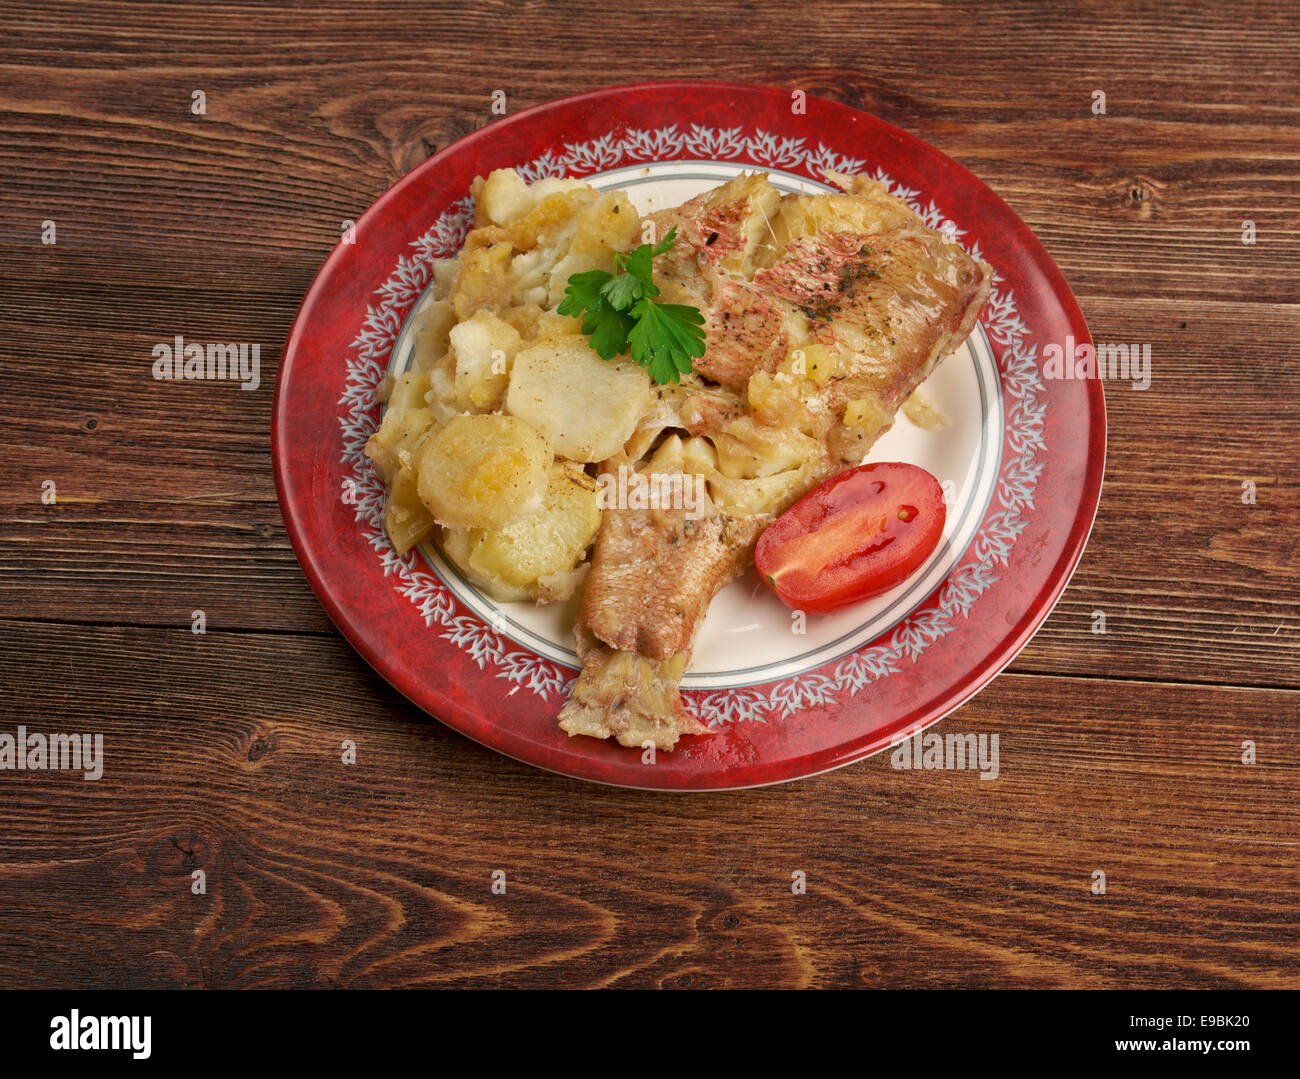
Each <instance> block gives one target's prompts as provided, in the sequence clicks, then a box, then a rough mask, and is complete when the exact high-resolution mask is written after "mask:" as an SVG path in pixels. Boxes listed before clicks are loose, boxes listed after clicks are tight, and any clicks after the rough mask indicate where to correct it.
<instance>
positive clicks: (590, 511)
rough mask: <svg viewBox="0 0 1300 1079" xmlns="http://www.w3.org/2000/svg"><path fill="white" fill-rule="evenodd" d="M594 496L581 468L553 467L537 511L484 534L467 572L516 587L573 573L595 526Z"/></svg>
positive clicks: (592, 485)
mask: <svg viewBox="0 0 1300 1079" xmlns="http://www.w3.org/2000/svg"><path fill="white" fill-rule="evenodd" d="M597 496H598V491H597V488H596V481H595V480H593V479H592V478H591V477H590V476H588V475H587V474H586V473H585V472H583V471H582V470H581V469H577V468H574V467H572V466H570V467H564V466H561V465H557V466H555V467H554V468H553V469H552V470H551V480H550V484H549V486H548V487H547V490H546V501H545V503H544V504H543V505H542V508H541V509H540V510H538V511H537V512H536V513H530V514H529V515H528V516H527V517H521V518H519V520H517V521H512V522H511V523H510V524H508V525H506V526H505V527H504V528H499V529H496V530H493V531H489V532H484V533H483V536H482V540H481V542H479V543H478V544H477V545H476V546H474V547H473V549H472V551H471V553H470V557H469V565H470V568H471V569H472V570H473V571H474V572H475V573H476V574H477V575H479V576H481V577H483V578H486V579H488V580H491V579H493V578H496V579H500V580H502V581H505V582H506V584H511V585H516V586H521V587H522V586H526V585H533V584H535V583H536V582H537V579H538V578H539V577H545V576H548V575H550V574H553V573H563V572H565V571H567V570H571V569H573V567H574V566H576V565H577V564H578V562H579V561H581V559H582V555H583V552H584V551H586V549H587V548H588V547H589V546H590V545H591V541H592V540H593V539H595V538H596V530H597V529H598V528H599V527H600V505H599V501H598V497H597Z"/></svg>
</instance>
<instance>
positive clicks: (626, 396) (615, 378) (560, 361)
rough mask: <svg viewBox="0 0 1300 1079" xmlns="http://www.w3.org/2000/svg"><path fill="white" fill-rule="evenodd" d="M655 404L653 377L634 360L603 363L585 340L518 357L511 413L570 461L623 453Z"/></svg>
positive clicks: (556, 342) (509, 396) (509, 397)
mask: <svg viewBox="0 0 1300 1079" xmlns="http://www.w3.org/2000/svg"><path fill="white" fill-rule="evenodd" d="M649 404H650V376H649V375H648V374H646V372H645V370H644V369H643V368H641V367H638V366H637V365H636V364H634V363H632V362H631V361H630V360H629V361H626V362H621V361H607V360H602V359H601V358H600V357H599V356H597V355H596V353H595V352H593V351H592V350H591V348H590V347H589V346H588V344H587V342H586V340H585V339H583V338H581V337H560V338H555V339H553V340H550V341H544V342H542V343H540V344H536V345H533V346H532V347H530V348H525V349H521V350H520V351H519V352H518V353H516V354H515V362H514V366H513V367H512V368H511V371H510V388H509V389H508V390H507V391H506V411H507V412H509V413H510V414H511V415H513V416H518V417H519V418H520V419H522V420H524V421H525V422H527V423H529V424H531V425H532V426H533V427H534V428H536V430H538V431H540V432H541V434H542V436H543V437H544V438H545V439H546V440H547V441H548V442H549V443H550V444H551V445H552V446H554V447H555V452H556V453H557V454H559V455H560V456H561V457H567V458H568V459H569V460H570V461H603V460H605V459H606V458H607V457H612V456H613V455H614V454H615V453H617V452H618V451H619V450H620V449H621V448H622V447H623V443H625V442H626V441H627V440H628V439H629V438H630V437H631V435H632V432H633V431H634V430H635V429H636V425H637V421H638V420H639V419H640V418H641V414H642V413H643V412H644V411H645V410H646V409H647V408H648V407H649Z"/></svg>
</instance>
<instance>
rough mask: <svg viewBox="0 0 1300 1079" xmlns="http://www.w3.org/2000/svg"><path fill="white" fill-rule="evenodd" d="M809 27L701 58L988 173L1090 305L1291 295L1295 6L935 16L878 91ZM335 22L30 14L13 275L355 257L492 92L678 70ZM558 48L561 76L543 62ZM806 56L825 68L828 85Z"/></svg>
mask: <svg viewBox="0 0 1300 1079" xmlns="http://www.w3.org/2000/svg"><path fill="white" fill-rule="evenodd" d="M808 10H809V15H808V16H807V17H806V18H804V19H803V20H801V32H800V33H799V34H798V35H790V34H789V33H788V32H786V31H787V30H788V25H787V21H788V16H787V14H786V13H785V11H784V10H783V9H782V8H780V7H779V6H777V5H772V6H754V5H737V4H734V3H719V4H715V5H711V6H710V8H709V10H708V11H707V12H694V13H693V15H692V19H693V23H694V25H695V26H696V33H697V34H698V35H699V36H698V38H697V40H701V41H706V40H710V38H711V36H717V35H720V34H721V35H725V37H726V40H727V41H728V45H729V47H731V48H734V49H737V50H739V51H740V52H742V53H745V52H746V50H749V53H748V55H749V56H750V61H749V62H748V63H747V64H746V68H745V77H746V79H748V80H750V81H754V82H758V83H771V84H775V85H781V86H791V87H799V88H803V89H806V90H807V91H809V92H810V93H813V94H820V95H824V96H828V97H832V98H834V99H837V100H842V101H846V102H848V103H849V104H852V105H855V106H857V107H860V108H863V109H866V110H868V111H872V112H874V113H876V114H878V115H880V116H881V117H883V118H884V119H886V120H889V121H891V122H894V123H897V124H899V125H901V126H903V127H905V128H907V129H909V130H911V131H913V132H915V133H916V134H918V135H920V136H921V137H922V138H925V139H927V140H929V141H931V142H933V143H934V144H935V145H937V146H939V147H940V148H941V149H944V150H945V151H946V152H948V153H949V154H951V155H952V156H954V157H957V158H958V159H959V160H961V161H962V162H963V163H965V164H967V165H968V166H970V167H971V168H973V169H974V170H975V172H976V173H977V174H978V175H980V176H981V177H982V178H984V179H985V180H986V181H987V182H988V183H990V184H991V185H992V186H993V187H994V188H995V190H997V191H999V192H1000V193H1001V194H1003V195H1004V197H1006V198H1007V199H1008V200H1009V201H1010V202H1011V204H1012V205H1013V207H1015V208H1016V209H1017V211H1018V212H1019V213H1020V214H1021V215H1022V216H1023V217H1024V218H1025V219H1026V220H1027V221H1028V222H1029V223H1030V225H1031V226H1033V227H1034V228H1035V230H1037V231H1038V233H1039V234H1040V236H1041V237H1042V238H1043V240H1044V241H1045V242H1046V243H1047V246H1048V248H1049V250H1051V251H1052V253H1053V254H1054V256H1055V257H1056V258H1057V260H1058V261H1059V262H1060V264H1061V266H1062V268H1063V269H1064V270H1065V272H1066V273H1067V275H1068V276H1069V278H1070V280H1072V281H1073V282H1074V283H1075V285H1076V287H1078V288H1080V289H1081V290H1084V291H1088V292H1105V293H1107V294H1110V295H1131V296H1136V297H1146V296H1151V295H1158V296H1163V297H1185V298H1199V299H1210V300H1216V299H1231V300H1239V301H1243V302H1245V301H1250V300H1265V301H1273V302H1287V301H1289V300H1292V299H1294V289H1293V288H1292V287H1290V286H1289V284H1288V282H1293V281H1294V280H1295V278H1296V276H1297V273H1298V272H1300V246H1298V245H1297V243H1296V240H1297V238H1298V237H1300V215H1298V212H1297V211H1298V210H1300V184H1298V183H1297V177H1296V168H1295V165H1296V161H1297V157H1300V146H1298V145H1297V143H1296V140H1295V138H1294V131H1295V123H1296V115H1297V109H1296V106H1295V105H1294V103H1293V100H1292V99H1293V94H1291V93H1290V89H1289V88H1290V86H1291V80H1292V76H1293V75H1294V62H1293V61H1294V48H1293V44H1294V41H1295V40H1296V37H1297V32H1298V28H1297V25H1296V21H1295V17H1294V15H1293V14H1292V13H1291V12H1290V11H1289V9H1288V8H1287V7H1286V6H1285V5H1280V4H1279V5H1276V6H1273V5H1258V6H1256V7H1254V8H1252V14H1251V18H1250V19H1242V20H1237V19H1232V20H1226V19H1225V20H1218V19H1216V18H1215V17H1214V16H1213V15H1211V14H1209V13H1200V14H1198V13H1186V12H1182V13H1175V12H1168V11H1161V12H1159V13H1158V14H1157V13H1155V12H1150V13H1148V12H1142V11H1136V12H1135V11H1133V10H1132V9H1131V8H1130V7H1127V6H1125V7H1123V8H1116V9H1115V10H1114V13H1113V14H1114V15H1115V16H1116V17H1113V18H1105V17H1096V16H1093V17H1089V18H1076V19H1073V20H1071V21H1070V22H1069V24H1068V29H1063V28H1062V27H1061V23H1060V21H1059V20H1060V16H1056V15H1046V16H1045V15H1042V14H1040V13H1037V12H1034V11H1026V10H1023V9H1020V8H1018V7H1013V8H1007V9H988V8H984V9H981V11H980V14H979V17H978V18H936V17H932V16H931V17H927V18H925V19H924V22H925V27H924V30H921V29H919V28H918V15H917V11H916V9H915V8H913V7H911V5H898V6H892V5H891V6H888V7H885V8H883V9H877V10H875V11H873V14H872V18H871V23H872V25H871V36H872V38H873V40H885V41H888V42H889V48H888V49H873V50H872V52H871V55H872V61H871V64H870V65H869V68H868V69H866V70H864V67H863V64H862V61H861V56H862V35H863V33H864V28H863V25H862V19H861V15H860V14H859V13H858V12H857V11H856V10H855V9H853V8H851V7H845V6H843V5H835V4H823V5H817V6H815V7H814V8H809V9H808ZM314 12H315V13H314V14H313V19H312V20H311V25H308V24H307V23H305V22H304V21H303V20H302V18H301V17H300V14H299V13H297V12H296V11H293V10H288V11H286V10H274V9H265V8H258V9H255V10H250V9H247V8H242V7H228V6H223V5H210V6H205V9H204V16H203V18H202V19H196V18H194V17H193V16H192V13H186V12H185V11H183V10H176V11H170V12H166V13H163V12H160V11H158V10H157V9H155V8H152V7H150V8H145V9H128V10H127V11H119V10H118V9H117V7H116V6H115V5H96V4H86V5H73V6H71V7H69V8H54V9H52V12H51V13H48V14H47V13H46V6H44V5H43V6H42V14H41V15H40V16H39V17H37V16H34V15H33V14H31V13H29V12H28V11H27V10H26V9H24V8H21V7H19V8H18V9H17V10H16V11H15V12H14V14H13V15H11V16H10V18H9V20H8V21H9V22H11V23H12V25H13V30H14V39H13V43H12V44H11V45H10V46H9V51H8V54H7V57H6V56H0V61H4V60H5V59H7V63H5V64H3V66H2V67H0V70H3V71H4V73H5V82H6V83H7V85H8V87H9V89H8V95H7V96H8V97H9V99H10V104H9V107H8V108H7V110H6V111H5V112H4V113H3V114H0V164H3V165H4V166H5V167H6V171H9V172H14V171H18V173H19V177H20V179H19V182H17V183H15V184H13V185H7V186H6V189H5V191H4V192H0V209H2V210H3V215H2V216H3V219H4V220H5V221H6V222H8V223H7V224H6V225H5V226H4V236H5V239H6V240H9V241H11V242H13V243H14V244H15V245H18V247H19V250H18V251H14V250H9V249H8V248H6V249H5V250H3V251H0V255H2V256H3V261H2V262H0V274H3V275H19V274H21V270H22V266H23V252H22V250H21V248H22V247H23V246H25V245H29V244H33V243H35V242H36V235H37V230H38V229H39V222H40V221H42V220H44V219H46V218H54V219H56V220H58V221H59V222H60V227H61V229H62V230H63V235H64V236H65V237H66V240H65V241H64V242H67V243H72V244H82V245H87V246H93V247H97V248H100V249H103V248H106V247H111V248H115V249H119V250H123V249H124V250H131V251H135V252H148V251H152V250H154V249H156V248H157V247H159V246H164V247H165V246H175V247H178V248H183V249H195V248H196V247H198V248H201V249H202V250H203V251H204V261H205V262H210V261H211V260H213V259H216V260H220V259H221V258H222V254H221V253H219V252H218V251H215V250H213V248H214V246H215V245H213V244H211V243H210V242H208V241H210V240H211V238H213V237H219V238H220V247H221V248H223V249H224V251H225V254H226V257H227V258H228V259H229V260H230V261H229V263H228V265H229V266H231V267H247V266H248V261H247V260H248V259H249V258H250V257H254V258H272V259H274V258H276V257H283V256H284V255H286V254H288V255H291V256H296V255H297V254H299V253H301V252H302V251H303V250H304V247H305V246H306V247H310V248H312V249H313V250H314V249H315V246H316V245H317V244H319V243H322V242H324V243H328V242H333V240H334V239H335V238H336V237H337V235H338V227H339V222H340V221H341V220H343V219H345V218H348V217H355V216H356V215H357V213H358V212H359V211H360V210H361V209H363V208H364V207H365V206H367V205H368V204H369V203H370V202H371V201H372V200H373V199H374V197H375V196H377V195H378V194H379V193H380V192H382V191H383V190H384V189H385V188H387V187H388V186H389V185H391V184H392V183H393V182H395V181H396V180H397V179H398V178H399V177H400V176H401V175H403V174H404V173H405V172H406V171H408V170H409V169H410V168H412V167H414V166H415V165H416V164H418V163H419V162H420V161H422V160H423V159H424V158H425V157H426V156H427V155H428V154H429V153H430V152H432V150H434V149H436V148H439V147H442V146H445V145H446V144H447V143H448V142H450V141H452V140H454V139H455V138H457V137H459V136H460V135H463V134H465V133H466V132H468V131H471V130H473V129H474V128H476V127H481V126H483V125H484V124H485V123H487V122H489V121H490V120H491V119H492V116H491V114H490V112H489V104H490V99H491V93H492V91H493V90H494V89H505V90H506V91H507V95H508V96H507V101H508V104H509V107H510V109H511V110H516V111H517V110H519V109H523V108H526V107H529V106H531V105H535V104H538V103H541V102H544V101H548V100H551V99H554V98H556V97H560V96H563V95H565V94H568V93H573V92H577V91H581V90H587V89H592V88H595V87H598V86H602V85H608V84H609V83H610V82H611V81H620V80H621V81H627V82H631V81H636V80H638V79H647V78H650V79H653V78H662V77H664V75H665V71H664V68H663V63H662V58H661V57H659V56H658V55H654V54H646V55H637V53H636V52H635V51H629V50H627V49H626V48H625V47H624V44H625V43H624V35H625V30H624V28H623V26H622V25H621V23H620V22H619V21H618V20H616V19H608V18H607V19H594V20H592V19H586V20H583V24H582V25H583V35H584V43H585V47H584V49H582V50H579V51H578V52H577V53H574V51H573V50H572V48H571V47H570V46H571V41H572V35H573V17H572V16H570V15H568V14H567V13H566V12H565V10H564V8H563V7H554V8H533V9H531V10H530V15H529V18H528V19H524V20H521V19H519V18H518V16H517V13H516V11H515V9H514V7H513V6H512V5H509V4H500V3H498V4H491V3H489V4H478V5H475V7H474V10H473V14H472V16H471V15H469V14H468V13H467V12H463V11H460V10H459V9H458V8H456V7H454V6H452V7H448V6H447V5H430V6H428V7H424V8H417V9H411V8H406V7H401V8H393V7H390V6H388V5H381V4H374V5H368V6H367V9H366V10H365V11H364V12H356V11H354V10H353V9H351V8H348V9H347V10H346V11H343V10H336V11H329V12H322V11H319V10H316V9H314ZM1121 14H1122V16H1123V17H1122V18H1119V17H1118V16H1119V15H1121ZM677 17H678V16H677V15H676V13H675V11H674V9H672V8H671V7H670V8H664V9H660V10H658V11H656V12H654V13H649V12H643V13H641V15H640V16H639V21H638V25H639V26H641V27H642V28H643V30H642V32H644V33H647V34H650V35H655V34H656V33H669V32H670V31H669V27H675V25H676V20H677ZM398 25H400V26H401V28H402V32H401V34H400V35H394V27H395V26H398ZM109 26H111V27H112V30H111V32H107V31H108V27H109ZM1048 26H1051V27H1054V28H1055V29H1054V30H1053V31H1051V32H1048V31H1047V27H1048ZM651 39H652V40H653V39H654V38H653V36H652V37H651ZM1008 41H1014V42H1015V43H1016V47H1015V49H1014V50H1010V51H1009V50H1008V48H1007V42H1008ZM546 50H553V51H554V53H555V54H556V55H563V56H564V57H565V63H564V65H563V66H555V67H553V68H547V67H546V66H544V65H543V66H542V67H539V66H538V65H537V64H536V63H534V62H533V61H534V58H535V57H536V56H537V55H539V53H540V54H545V51H546ZM485 54H486V55H491V56H492V58H493V62H492V63H491V64H489V65H485V64H483V63H482V61H481V57H482V56H483V55H485ZM250 55H256V56H258V57H259V62H258V63H256V64H249V63H248V60H247V57H248V56H250ZM376 55H382V56H383V57H384V71H385V73H386V75H385V78H384V79H383V80H382V82H381V83H380V84H378V85H376V84H375V83H374V80H373V70H374V68H373V59H372V58H373V57H374V56H376ZM610 55H617V56H618V57H619V64H618V67H617V77H616V78H615V77H613V76H612V75H611V68H610V64H609V59H608V58H609V56H610ZM182 56H183V57H184V61H183V63H181V62H179V61H178V57H182ZM809 56H816V57H818V58H819V62H818V63H817V64H816V65H815V66H812V67H810V66H809V65H808V63H807V57H809ZM52 58H57V60H55V59H52ZM435 71H436V72H437V75H436V83H437V92H436V93H434V92H431V89H430V73H431V72H435ZM1027 71H1029V72H1035V73H1036V75H1037V77H1034V78H1029V79H1027V78H1025V72H1027ZM670 73H671V74H673V75H681V76H686V77H703V78H708V77H717V76H718V75H719V70H718V67H717V64H716V61H715V59H714V57H713V56H712V54H711V53H708V54H700V55H697V56H692V55H687V56H683V57H680V58H678V59H677V60H676V61H675V62H674V64H673V66H672V71H671V72H670ZM525 74H526V78H525V77H524V76H525ZM723 74H725V72H723ZM200 83H202V86H200V85H199V84H200ZM194 89H203V90H204V92H205V93H206V94H207V95H208V111H207V114H206V115H205V116H203V117H196V116H194V115H192V114H191V112H190V103H191V102H190V95H191V93H192V91H193V90H194ZM1095 89H1102V90H1104V91H1105V92H1106V93H1107V95H1108V96H1107V112H1106V114H1105V115H1104V116H1096V115H1093V113H1092V94H1093V91H1094V90H1095ZM1045 132H1046V133H1048V134H1047V136H1046V137H1045ZM142 191H143V192H147V197H146V198H141V197H140V192H142ZM1247 219H1250V220H1254V221H1255V222H1256V225H1257V227H1258V230H1259V242H1258V243H1257V244H1256V245H1255V246H1253V247H1247V246H1245V245H1243V244H1242V243H1241V223H1242V221H1243V220H1247ZM250 222H255V225H254V226H253V227H250ZM303 265H305V266H311V265H314V261H313V260H310V259H309V260H306V261H305V262H304V263H303ZM256 272H258V273H260V272H264V268H263V267H260V266H259V267H256Z"/></svg>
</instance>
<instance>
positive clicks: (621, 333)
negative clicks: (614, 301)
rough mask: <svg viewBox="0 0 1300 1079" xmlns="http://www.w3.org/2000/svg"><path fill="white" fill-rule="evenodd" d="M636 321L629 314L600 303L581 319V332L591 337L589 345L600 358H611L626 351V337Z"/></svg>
mask: <svg viewBox="0 0 1300 1079" xmlns="http://www.w3.org/2000/svg"><path fill="white" fill-rule="evenodd" d="M635 325H636V323H635V322H634V321H633V320H632V318H631V316H630V315H626V314H624V313H623V312H622V311H616V310H614V308H612V307H610V306H609V304H602V305H601V306H600V307H599V308H598V309H597V310H596V311H595V312H594V313H593V314H589V315H587V316H586V317H585V318H584V319H583V320H582V332H583V333H585V334H588V335H589V336H590V337H591V347H592V348H593V349H595V350H596V355H598V356H599V357H600V358H601V359H602V360H612V359H613V358H614V357H615V356H618V355H620V354H622V353H624V352H626V351H627V339H628V336H629V335H630V334H631V332H632V327H633V326H635Z"/></svg>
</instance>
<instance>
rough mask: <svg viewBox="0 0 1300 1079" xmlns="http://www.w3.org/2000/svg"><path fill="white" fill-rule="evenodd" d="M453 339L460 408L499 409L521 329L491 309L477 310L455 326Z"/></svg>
mask: <svg viewBox="0 0 1300 1079" xmlns="http://www.w3.org/2000/svg"><path fill="white" fill-rule="evenodd" d="M450 339H451V353H452V358H453V363H454V364H455V371H456V404H457V407H459V408H460V410H461V411H462V412H470V411H481V412H483V411H488V410H490V409H492V408H495V407H496V405H497V403H498V402H499V401H500V399H501V395H502V394H504V393H505V390H506V385H507V383H508V382H509V380H510V362H511V360H513V359H514V356H515V353H516V352H518V351H519V343H520V337H519V331H518V330H516V329H515V328H514V327H513V326H511V325H510V323H508V322H503V321H502V320H501V319H499V318H497V317H496V316H495V315H493V314H490V313H489V312H487V311H477V312H475V314H474V317H473V318H470V319H466V320H465V321H464V322H460V323H457V324H456V325H455V326H453V327H452V328H451V334H450Z"/></svg>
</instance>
